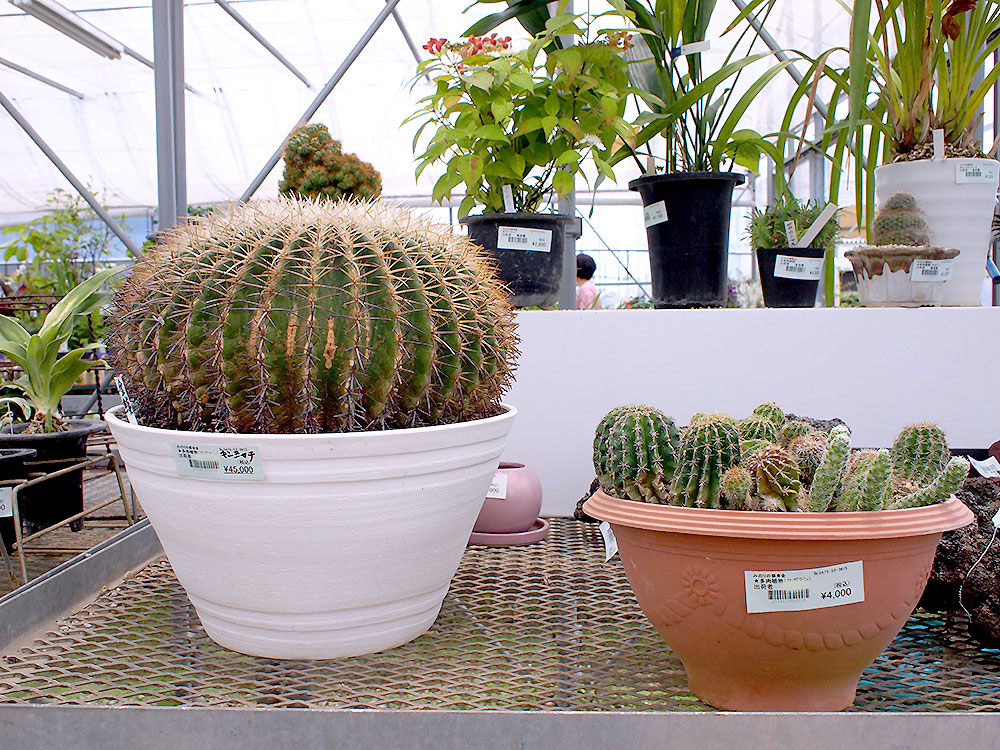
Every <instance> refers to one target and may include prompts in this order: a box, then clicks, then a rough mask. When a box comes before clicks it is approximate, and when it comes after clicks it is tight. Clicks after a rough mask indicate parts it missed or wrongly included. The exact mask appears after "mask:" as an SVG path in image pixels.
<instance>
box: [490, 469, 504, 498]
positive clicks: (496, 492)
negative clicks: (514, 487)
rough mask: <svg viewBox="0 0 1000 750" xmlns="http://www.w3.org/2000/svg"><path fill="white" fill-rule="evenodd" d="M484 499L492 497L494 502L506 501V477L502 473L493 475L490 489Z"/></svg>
mask: <svg viewBox="0 0 1000 750" xmlns="http://www.w3.org/2000/svg"><path fill="white" fill-rule="evenodd" d="M486 497H492V498H493V499H494V500H506V499H507V475H506V474H504V473H502V472H499V471H498V472H497V473H496V474H494V475H493V481H492V482H490V489H489V491H488V492H487V493H486Z"/></svg>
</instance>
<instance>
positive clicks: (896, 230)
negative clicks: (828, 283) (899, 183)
mask: <svg viewBox="0 0 1000 750" xmlns="http://www.w3.org/2000/svg"><path fill="white" fill-rule="evenodd" d="M871 238H872V244H871V245H867V246H863V247H860V248H858V249H857V250H849V251H848V252H847V253H846V257H847V259H848V260H849V261H851V265H852V266H853V267H854V276H855V278H856V279H857V283H858V297H859V298H860V300H861V304H863V305H865V306H868V307H922V306H925V305H938V304H940V302H941V299H942V296H943V294H944V285H945V284H946V283H947V282H948V279H949V278H951V271H952V266H953V263H954V259H955V258H956V257H957V256H958V252H959V251H958V250H956V249H954V248H944V247H931V244H930V242H931V241H930V230H929V229H928V226H927V219H926V217H925V216H924V213H923V212H922V211H921V210H920V208H919V206H918V205H917V199H916V198H915V197H914V196H913V195H912V194H911V193H907V192H905V191H902V190H900V191H897V192H895V193H893V194H892V195H890V196H889V197H888V198H887V199H886V201H885V203H884V204H883V205H882V206H881V207H880V208H879V210H878V213H877V214H876V216H875V220H874V222H873V223H872V233H871Z"/></svg>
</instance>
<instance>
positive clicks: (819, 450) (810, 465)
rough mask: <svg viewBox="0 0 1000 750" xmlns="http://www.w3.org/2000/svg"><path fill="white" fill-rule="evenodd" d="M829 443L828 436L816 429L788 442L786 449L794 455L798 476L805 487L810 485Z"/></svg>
mask: <svg viewBox="0 0 1000 750" xmlns="http://www.w3.org/2000/svg"><path fill="white" fill-rule="evenodd" d="M829 444H830V440H829V438H827V436H826V435H825V434H824V433H822V432H820V431H818V430H816V431H814V432H810V433H809V434H808V435H803V436H801V437H797V438H795V439H794V440H792V441H791V443H790V444H789V446H788V451H789V452H790V453H791V454H792V455H793V456H794V457H795V461H796V462H797V463H798V465H799V478H800V479H801V480H802V484H803V485H805V486H806V487H809V486H811V485H812V481H813V477H814V476H815V475H816V469H818V468H819V463H820V461H822V460H823V454H824V453H826V449H827V446H828V445H829Z"/></svg>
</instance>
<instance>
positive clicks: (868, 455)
mask: <svg viewBox="0 0 1000 750" xmlns="http://www.w3.org/2000/svg"><path fill="white" fill-rule="evenodd" d="M859 456H860V457H859V459H858V461H857V464H856V466H855V467H854V469H853V471H852V472H851V473H850V475H849V476H848V477H847V478H845V479H844V487H843V489H842V491H841V494H840V498H839V499H838V500H837V510H839V511H857V510H882V509H883V508H884V507H885V505H886V503H887V502H888V500H889V497H890V487H889V469H890V465H891V464H890V458H889V451H887V450H886V449H885V448H883V449H881V450H880V451H878V452H874V453H873V452H867V451H866V452H863V453H861V454H859Z"/></svg>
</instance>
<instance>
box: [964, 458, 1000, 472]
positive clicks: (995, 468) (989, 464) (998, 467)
mask: <svg viewBox="0 0 1000 750" xmlns="http://www.w3.org/2000/svg"><path fill="white" fill-rule="evenodd" d="M967 458H968V459H969V463H971V464H972V467H973V468H974V469H975V470H976V471H978V472H979V476H981V477H1000V461H997V460H996V458H994V457H993V456H990V457H989V458H987V459H986V460H985V461H977V460H976V459H974V458H972V457H971V456H968V457H967Z"/></svg>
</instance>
